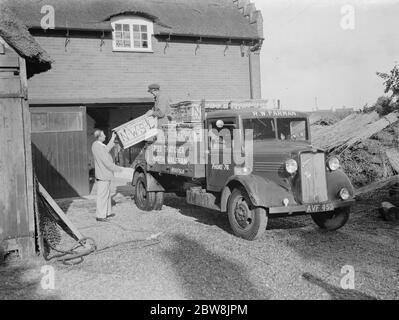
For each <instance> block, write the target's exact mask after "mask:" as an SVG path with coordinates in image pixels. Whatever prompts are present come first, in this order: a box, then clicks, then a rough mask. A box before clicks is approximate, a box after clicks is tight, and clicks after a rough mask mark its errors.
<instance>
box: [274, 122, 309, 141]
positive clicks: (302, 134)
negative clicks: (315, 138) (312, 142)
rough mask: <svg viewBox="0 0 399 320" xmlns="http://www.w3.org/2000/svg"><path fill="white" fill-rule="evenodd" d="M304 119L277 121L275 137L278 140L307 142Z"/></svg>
mask: <svg viewBox="0 0 399 320" xmlns="http://www.w3.org/2000/svg"><path fill="white" fill-rule="evenodd" d="M307 128H308V126H307V120H306V119H292V118H290V119H277V137H278V139H280V140H291V141H306V140H308V132H307Z"/></svg>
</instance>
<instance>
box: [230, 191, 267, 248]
mask: <svg viewBox="0 0 399 320" xmlns="http://www.w3.org/2000/svg"><path fill="white" fill-rule="evenodd" d="M228 216H229V221H230V226H231V229H232V230H233V233H234V234H235V235H236V236H238V237H241V238H243V239H246V240H256V239H258V238H259V237H260V236H261V235H262V234H263V233H264V232H265V230H266V226H267V221H268V217H267V213H266V210H265V209H263V208H252V207H251V203H250V201H249V199H248V196H247V193H246V191H245V190H244V189H243V188H239V189H235V190H234V191H233V193H232V194H231V196H230V199H229V203H228Z"/></svg>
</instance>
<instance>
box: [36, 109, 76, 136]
mask: <svg viewBox="0 0 399 320" xmlns="http://www.w3.org/2000/svg"><path fill="white" fill-rule="evenodd" d="M31 123H32V133H40V132H71V131H82V130H83V115H82V112H40V113H36V112H33V113H31Z"/></svg>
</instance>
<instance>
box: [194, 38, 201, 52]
mask: <svg viewBox="0 0 399 320" xmlns="http://www.w3.org/2000/svg"><path fill="white" fill-rule="evenodd" d="M201 43H202V37H200V39H199V40H197V46H196V47H195V55H197V52H198V50H199V49H200V44H201Z"/></svg>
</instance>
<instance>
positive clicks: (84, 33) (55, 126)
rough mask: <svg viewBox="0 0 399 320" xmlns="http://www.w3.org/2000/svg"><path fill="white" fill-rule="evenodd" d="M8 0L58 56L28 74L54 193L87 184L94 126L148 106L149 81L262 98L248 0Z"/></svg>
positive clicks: (257, 20) (187, 93)
mask: <svg viewBox="0 0 399 320" xmlns="http://www.w3.org/2000/svg"><path fill="white" fill-rule="evenodd" d="M8 6H9V7H10V8H11V9H13V10H14V12H15V13H16V14H17V15H18V16H19V17H20V18H21V19H22V20H23V21H24V22H25V23H26V24H27V26H28V27H29V30H30V32H31V34H32V35H33V36H34V37H35V39H36V41H37V42H38V43H39V44H40V45H41V46H42V47H43V48H44V49H45V50H46V51H47V52H48V53H49V54H50V56H51V57H52V59H53V60H54V61H55V62H54V64H53V68H52V70H51V71H49V72H47V73H45V74H41V75H38V76H37V77H35V78H33V79H32V80H30V82H29V97H30V101H31V103H30V106H31V112H32V130H33V135H32V139H33V142H34V149H35V151H34V158H35V160H36V170H37V172H38V175H39V178H41V181H42V182H43V184H44V185H45V186H47V187H48V189H49V190H53V192H52V195H53V196H55V197H66V196H74V195H85V194H87V193H88V192H89V189H88V188H89V186H88V171H89V170H88V166H89V167H90V166H91V161H92V160H91V159H90V157H91V152H90V151H89V150H90V146H91V142H92V140H91V134H92V132H93V130H94V127H100V128H102V129H104V130H105V131H107V132H108V133H109V132H110V130H111V129H112V128H114V127H116V126H118V125H120V124H122V123H125V122H126V121H128V120H130V119H132V118H135V117H137V116H140V115H142V114H143V113H145V112H146V110H148V109H149V108H150V107H151V106H152V99H151V97H150V96H149V95H148V93H147V86H148V84H150V83H154V82H155V83H159V84H160V85H161V88H162V91H164V92H165V93H166V94H167V95H168V96H169V97H170V98H171V99H172V100H174V101H181V100H191V99H193V100H199V99H203V98H205V99H209V100H233V99H234V100H235V99H250V98H253V99H260V98H261V89H260V88H261V83H260V55H259V53H260V50H261V46H262V42H263V31H262V30H263V24H262V15H261V13H260V11H258V10H256V8H255V5H254V4H252V3H250V1H249V0H243V1H241V0H164V1H159V0H145V1H144V0H114V1H107V0H85V1H83V0H47V1H45V3H44V2H40V1H29V0H10V1H8ZM53 22H54V25H53V24H52V23H53ZM43 27H44V28H48V29H46V30H44V29H43ZM50 186H51V187H50ZM66 186H67V187H66Z"/></svg>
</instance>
